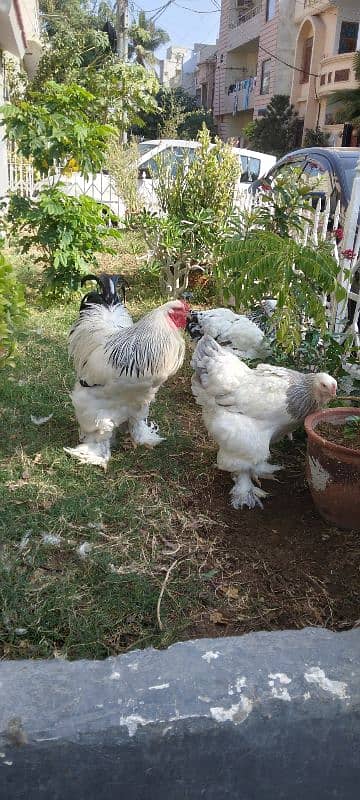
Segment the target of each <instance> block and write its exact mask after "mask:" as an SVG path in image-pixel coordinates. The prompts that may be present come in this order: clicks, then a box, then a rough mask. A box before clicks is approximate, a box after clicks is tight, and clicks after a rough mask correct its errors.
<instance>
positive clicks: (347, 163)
mask: <svg viewBox="0 0 360 800" xmlns="http://www.w3.org/2000/svg"><path fill="white" fill-rule="evenodd" d="M357 161H358V159H357V157H353V156H344V157H343V158H342V159H341V168H342V170H343V173H344V177H345V182H346V188H347V191H348V196H349V198H350V196H351V192H352V187H353V183H354V177H355V168H356V164H357Z"/></svg>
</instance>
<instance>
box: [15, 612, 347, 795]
mask: <svg viewBox="0 0 360 800" xmlns="http://www.w3.org/2000/svg"><path fill="white" fill-rule="evenodd" d="M359 659H360V630H358V629H354V630H352V631H348V632H346V633H341V634H334V633H331V632H329V631H325V630H323V629H316V628H308V629H306V630H304V631H283V632H276V633H255V634H250V635H247V636H243V637H236V638H235V637H234V638H227V639H216V640H213V639H212V640H210V639H203V640H198V641H192V642H184V643H179V644H176V645H174V646H173V647H170V648H169V649H168V650H165V651H156V650H152V649H150V650H144V651H135V652H132V653H129V654H127V655H123V656H119V657H117V658H109V659H107V660H105V661H75V662H67V661H63V660H54V661H18V662H6V661H4V662H2V663H0V800H2V798H4V800H5V798H6V800H43V798H49V800H68V799H69V800H70V799H71V800H72V798H74V800H75V798H76V800H83V799H84V800H92V799H93V798H94V800H113V798H114V800H115V798H116V799H117V798H124V800H125V798H126V800H165V799H166V800H168V799H169V800H170V798H171V800H180V799H181V800H198V799H199V798H202V797H204V798H206V799H207V800H215V798H219V800H220V798H221V800H222V798H226V799H227V798H231V800H233V799H234V800H235V798H236V800H282V798H284V800H300V798H301V800H304V798H306V800H312V799H313V800H329V798H338V799H339V798H340V800H350V799H351V800H353V799H354V800H355V798H356V800H357V798H358V797H359V795H360V766H359V753H360V669H359Z"/></svg>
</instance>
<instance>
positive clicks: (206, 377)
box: [191, 336, 337, 508]
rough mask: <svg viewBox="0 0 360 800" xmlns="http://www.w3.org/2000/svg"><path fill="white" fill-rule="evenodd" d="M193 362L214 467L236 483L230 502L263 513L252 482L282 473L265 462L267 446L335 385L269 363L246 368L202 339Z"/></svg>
mask: <svg viewBox="0 0 360 800" xmlns="http://www.w3.org/2000/svg"><path fill="white" fill-rule="evenodd" d="M191 363H192V367H193V369H194V375H193V378H192V391H193V394H194V396H195V399H196V402H197V403H198V404H199V405H200V406H201V407H202V413H203V419H204V423H205V427H206V428H207V430H208V432H209V434H210V435H211V436H212V437H213V439H215V441H216V443H217V444H218V446H219V450H218V454H217V466H218V468H219V469H221V470H225V471H226V472H231V474H232V477H233V480H234V484H235V485H234V487H233V489H232V490H231V498H232V500H231V503H232V505H233V507H234V508H242V507H243V506H248V507H249V508H254V506H256V505H258V506H260V507H261V508H262V498H263V497H266V494H267V493H266V492H264V491H263V489H261V488H260V487H259V486H258V485H254V483H253V480H254V481H255V483H257V484H258V483H259V479H260V478H266V477H271V476H272V475H273V473H274V472H276V471H277V470H279V469H281V467H279V466H277V465H272V464H269V463H268V460H269V457H270V445H271V444H272V443H273V442H276V441H278V440H279V439H281V438H282V437H283V436H285V435H286V434H288V433H290V432H291V431H293V430H295V428H297V427H298V426H299V425H301V424H302V423H303V421H304V419H305V417H306V416H307V415H308V414H310V413H311V412H312V411H315V410H316V409H318V408H321V407H322V406H324V405H326V403H328V402H329V401H330V400H331V399H332V398H333V397H335V395H336V389H337V383H336V380H335V379H334V378H332V377H331V375H328V374H327V373H325V372H320V373H317V374H307V375H304V374H303V373H301V372H296V371H294V370H291V369H285V368H284V367H274V366H271V365H269V364H259V365H258V366H257V367H256V369H250V368H249V367H247V366H246V364H244V363H243V361H241V360H240V359H239V358H238V357H237V356H236V355H234V354H233V353H231V352H229V351H228V350H226V349H225V348H224V347H221V346H220V345H219V344H218V343H217V342H215V340H214V339H212V338H211V336H204V337H203V338H202V339H201V340H200V342H199V343H198V345H197V348H196V350H195V352H194V355H193V358H192V362H191Z"/></svg>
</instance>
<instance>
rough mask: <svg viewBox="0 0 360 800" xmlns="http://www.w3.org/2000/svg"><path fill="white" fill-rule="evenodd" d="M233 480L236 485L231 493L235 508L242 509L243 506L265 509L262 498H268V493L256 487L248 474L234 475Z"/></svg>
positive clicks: (232, 503)
mask: <svg viewBox="0 0 360 800" xmlns="http://www.w3.org/2000/svg"><path fill="white" fill-rule="evenodd" d="M232 478H233V481H234V483H235V485H234V486H233V488H232V489H231V492H230V497H231V505H232V507H233V508H242V507H243V506H247V507H248V508H255V506H260V508H263V504H262V502H261V498H262V497H266V496H267V492H264V490H263V489H259V488H258V487H257V486H254V484H253V483H252V481H251V478H250V474H249V473H248V472H247V473H246V472H240V473H233V475H232Z"/></svg>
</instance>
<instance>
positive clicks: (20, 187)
mask: <svg viewBox="0 0 360 800" xmlns="http://www.w3.org/2000/svg"><path fill="white" fill-rule="evenodd" d="M7 163H8V182H9V191H10V192H16V194H20V195H21V196H22V197H30V196H31V195H32V193H33V190H34V183H35V177H34V167H33V165H32V163H31V161H29V160H28V159H27V158H24V157H23V156H21V155H20V154H19V152H18V150H17V147H16V144H15V143H14V142H10V141H9V140H8V141H7Z"/></svg>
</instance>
